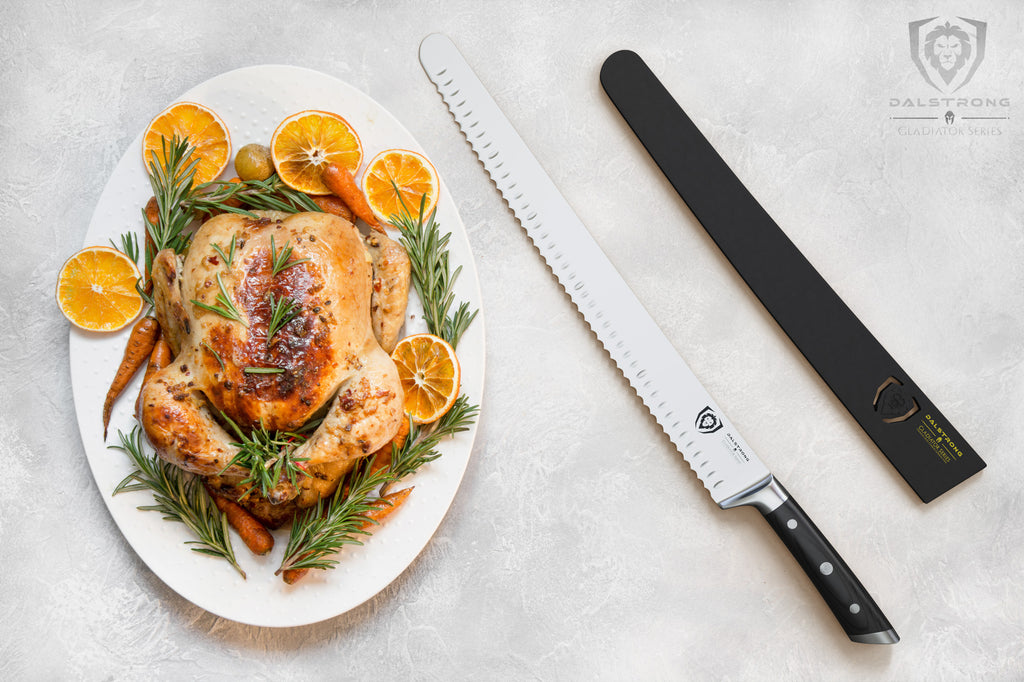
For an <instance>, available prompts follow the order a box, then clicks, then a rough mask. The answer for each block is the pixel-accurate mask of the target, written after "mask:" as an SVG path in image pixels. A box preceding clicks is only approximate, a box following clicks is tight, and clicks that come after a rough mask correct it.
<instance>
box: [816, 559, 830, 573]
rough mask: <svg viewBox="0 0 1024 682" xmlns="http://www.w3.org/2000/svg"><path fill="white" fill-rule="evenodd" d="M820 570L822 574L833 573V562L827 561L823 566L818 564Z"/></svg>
mask: <svg viewBox="0 0 1024 682" xmlns="http://www.w3.org/2000/svg"><path fill="white" fill-rule="evenodd" d="M818 570H819V571H821V574H822V575H832V564H830V563H829V562H827V561H826V562H824V563H823V564H822V565H821V566H818Z"/></svg>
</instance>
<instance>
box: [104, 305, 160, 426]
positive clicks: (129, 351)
mask: <svg viewBox="0 0 1024 682" xmlns="http://www.w3.org/2000/svg"><path fill="white" fill-rule="evenodd" d="M159 334H160V323H159V322H157V321H156V318H155V317H150V316H149V315H147V316H146V317H143V318H142V319H141V320H139V321H138V322H136V323H135V326H134V327H132V333H131V334H130V335H129V336H128V345H127V346H126V347H125V349H124V357H122V358H121V365H120V366H119V367H118V368H117V373H116V374H114V381H113V382H111V384H110V390H108V391H107V398H106V400H104V401H103V438H104V439H106V437H107V426H108V425H109V424H110V413H111V411H113V409H114V401H115V400H117V396H119V395H121V392H122V391H124V389H125V386H127V385H128V382H129V381H131V378H132V377H133V376H135V373H136V372H137V371H139V368H140V367H142V365H143V364H144V363H145V362H146V359H147V358H149V354H150V353H151V352H152V351H153V346H155V345H156V339H157V336H158V335H159Z"/></svg>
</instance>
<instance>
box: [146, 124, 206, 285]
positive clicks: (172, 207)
mask: <svg viewBox="0 0 1024 682" xmlns="http://www.w3.org/2000/svg"><path fill="white" fill-rule="evenodd" d="M160 148H161V152H162V156H161V155H157V153H156V151H155V150H154V151H153V153H152V156H151V159H150V161H149V184H150V186H151V187H152V188H153V196H154V197H156V205H157V221H156V223H155V224H154V223H151V222H150V221H149V218H148V217H147V216H146V210H145V209H143V210H142V219H143V221H144V222H145V225H146V231H147V232H148V233H149V237H150V239H151V240H152V242H153V243H152V247H150V246H149V245H148V244H147V247H146V272H150V271H151V270H152V267H153V258H154V257H155V256H156V254H157V253H158V252H160V251H162V250H164V249H173V250H174V252H175V253H183V252H184V251H185V249H186V248H187V247H188V244H189V236H188V234H187V233H186V231H185V230H186V228H187V227H188V225H189V223H191V222H192V219H193V217H194V215H193V212H192V211H191V210H190V209H188V208H186V207H185V202H186V201H187V200H188V198H189V197H190V196H191V195H192V182H193V179H194V178H195V173H196V166H197V165H198V164H199V157H194V158H193V153H194V152H195V147H193V146H191V145H189V143H188V138H185V139H182V138H180V137H178V136H177V135H175V136H174V137H173V138H171V140H170V141H168V140H167V138H165V137H164V138H161V139H160Z"/></svg>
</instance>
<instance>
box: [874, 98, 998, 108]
mask: <svg viewBox="0 0 1024 682" xmlns="http://www.w3.org/2000/svg"><path fill="white" fill-rule="evenodd" d="M889 106H890V107H907V108H910V107H1009V106H1010V98H1009V97H999V98H993V97H970V98H968V97H929V98H928V99H921V98H920V97H918V98H917V99H911V98H909V97H908V98H905V99H903V98H900V97H890V98H889Z"/></svg>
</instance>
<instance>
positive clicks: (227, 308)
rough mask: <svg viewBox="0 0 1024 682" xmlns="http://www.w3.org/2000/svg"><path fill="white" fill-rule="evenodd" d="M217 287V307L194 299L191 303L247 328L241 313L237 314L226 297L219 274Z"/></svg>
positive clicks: (226, 291) (226, 293)
mask: <svg viewBox="0 0 1024 682" xmlns="http://www.w3.org/2000/svg"><path fill="white" fill-rule="evenodd" d="M217 286H218V287H220V293H219V294H217V298H216V301H217V305H210V304H208V303H203V302H202V301H197V300H196V299H194V298H193V299H191V300H192V303H194V304H196V305H197V306H199V307H200V308H202V309H203V310H209V311H210V312H211V313H217V314H218V315H221V316H223V317H226V318H228V319H229V320H234V321H235V322H241V323H242V324H243V325H244V326H245V327H248V326H249V324H248V323H247V322H246V321H245V320H243V319H242V313H240V312H238V308H236V307H235V304H234V303H232V301H231V297H230V296H228V290H227V289H226V288H225V287H224V281H223V280H222V279H221V278H220V273H219V272H218V273H217Z"/></svg>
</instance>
